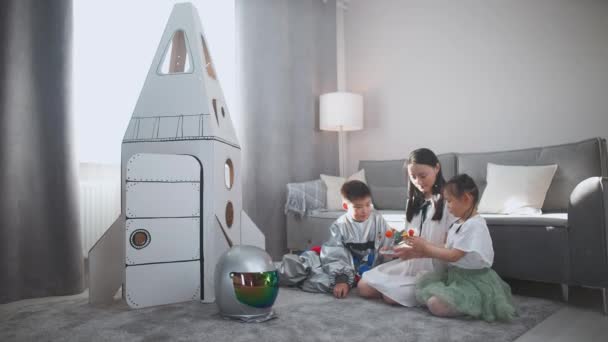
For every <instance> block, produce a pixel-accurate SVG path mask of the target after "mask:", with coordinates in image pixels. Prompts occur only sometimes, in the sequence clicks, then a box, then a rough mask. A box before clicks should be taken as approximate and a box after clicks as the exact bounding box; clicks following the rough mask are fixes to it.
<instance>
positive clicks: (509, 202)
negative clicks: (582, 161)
mask: <svg viewBox="0 0 608 342" xmlns="http://www.w3.org/2000/svg"><path fill="white" fill-rule="evenodd" d="M556 170H557V165H555V164H554V165H543V166H510V165H497V164H492V163H488V172H487V177H486V180H487V183H488V185H487V186H486V189H485V191H484V192H483V195H482V196H481V201H480V203H479V208H478V210H479V212H480V213H487V214H520V215H535V214H542V211H541V208H542V207H543V203H544V202H545V196H547V191H548V190H549V186H550V185H551V181H552V180H553V176H554V175H555V171H556Z"/></svg>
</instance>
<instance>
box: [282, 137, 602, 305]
mask: <svg viewBox="0 0 608 342" xmlns="http://www.w3.org/2000/svg"><path fill="white" fill-rule="evenodd" d="M439 159H440V162H441V165H442V168H443V172H444V176H445V178H446V179H449V178H451V177H452V176H454V175H456V174H459V173H467V174H469V175H470V176H471V177H473V179H474V180H475V182H476V183H477V185H478V186H479V187H480V190H481V192H482V193H483V190H484V188H485V186H486V168H487V163H489V162H490V163H495V164H502V165H547V164H557V165H558V168H557V171H556V173H555V176H554V178H553V182H552V183H551V186H550V188H549V190H548V192H547V197H546V199H545V202H544V205H543V214H542V215H538V216H511V215H483V216H484V217H485V218H486V221H487V223H488V226H489V229H490V233H491V235H492V240H493V243H494V250H495V261H494V266H493V267H494V269H495V270H496V271H497V272H498V273H499V274H500V275H501V276H502V277H505V278H514V279H523V280H532V281H540V282H549V283H559V284H562V289H563V291H564V296H565V298H566V299H567V289H568V285H580V286H587V287H597V288H601V289H602V292H603V295H604V309H605V311H606V310H608V307H607V305H608V302H607V298H606V297H607V295H608V293H607V289H608V234H607V232H608V228H607V227H608V178H606V177H608V161H607V159H608V158H607V153H606V141H605V140H604V139H601V138H594V139H589V140H585V141H580V142H576V143H570V144H564V145H556V146H546V147H537V148H529V149H523V150H514V151H500V152H484V153H447V154H442V155H440V156H439ZM404 162H405V160H385V161H371V160H368V161H361V162H360V164H359V168H360V169H365V174H366V178H367V182H368V184H369V186H370V189H371V191H372V195H373V200H374V206H375V208H376V209H377V210H379V211H380V212H381V213H382V214H383V215H385V218H387V219H388V221H389V223H390V221H391V220H392V221H395V222H398V221H403V216H404V207H405V198H406V192H407V183H406V175H405V172H404V170H403V164H404ZM342 213H343V212H337V211H323V210H321V211H315V212H312V213H309V214H307V215H305V216H304V217H303V218H297V217H296V216H294V215H292V214H288V215H287V216H288V217H287V245H288V248H289V249H291V250H305V249H307V248H309V247H310V246H312V245H319V244H322V243H323V241H325V240H326V239H327V237H328V227H329V226H330V225H331V223H332V222H333V221H334V220H335V219H336V218H337V217H338V216H340V215H341V214H342ZM397 224H398V223H397Z"/></svg>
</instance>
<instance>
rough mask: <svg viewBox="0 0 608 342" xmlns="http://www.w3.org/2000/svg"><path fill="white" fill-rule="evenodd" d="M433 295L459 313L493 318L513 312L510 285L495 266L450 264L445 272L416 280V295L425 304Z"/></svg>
mask: <svg viewBox="0 0 608 342" xmlns="http://www.w3.org/2000/svg"><path fill="white" fill-rule="evenodd" d="M432 296H435V297H437V298H439V299H441V300H443V301H444V302H446V303H448V304H449V305H451V306H452V308H453V309H455V310H457V311H458V312H459V313H462V314H464V315H468V316H471V317H474V318H478V319H483V320H485V321H488V322H492V321H496V320H498V321H510V320H511V319H513V317H514V316H515V307H514V306H513V303H512V296H511V288H510V287H509V285H508V284H507V283H505V282H504V281H503V280H502V279H500V277H499V276H498V274H496V272H494V270H492V269H491V268H484V269H479V270H467V269H463V268H458V267H449V268H448V269H447V271H445V272H440V273H439V272H432V273H428V274H426V275H424V276H422V277H421V278H420V280H419V281H418V282H417V284H416V299H417V300H418V301H419V302H420V303H421V304H426V302H427V301H428V299H429V298H431V297H432Z"/></svg>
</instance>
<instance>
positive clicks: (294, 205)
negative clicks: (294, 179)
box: [285, 179, 327, 217]
mask: <svg viewBox="0 0 608 342" xmlns="http://www.w3.org/2000/svg"><path fill="white" fill-rule="evenodd" d="M326 191H327V189H326V188H325V184H324V183H323V181H322V180H320V179H317V180H314V181H310V182H302V183H288V184H287V203H285V214H287V213H288V212H293V213H295V214H296V216H299V217H302V216H303V215H305V214H306V213H307V212H309V211H311V210H315V209H321V208H325V201H326V197H325V196H326Z"/></svg>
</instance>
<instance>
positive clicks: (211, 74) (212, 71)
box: [201, 36, 217, 80]
mask: <svg viewBox="0 0 608 342" xmlns="http://www.w3.org/2000/svg"><path fill="white" fill-rule="evenodd" d="M201 42H202V43H203V53H204V55H205V59H204V60H203V64H204V65H205V69H206V70H207V75H209V77H211V78H213V79H214V80H217V75H216V73H215V68H214V67H213V61H212V60H211V54H210V53H209V49H207V43H205V38H204V37H203V36H201Z"/></svg>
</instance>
